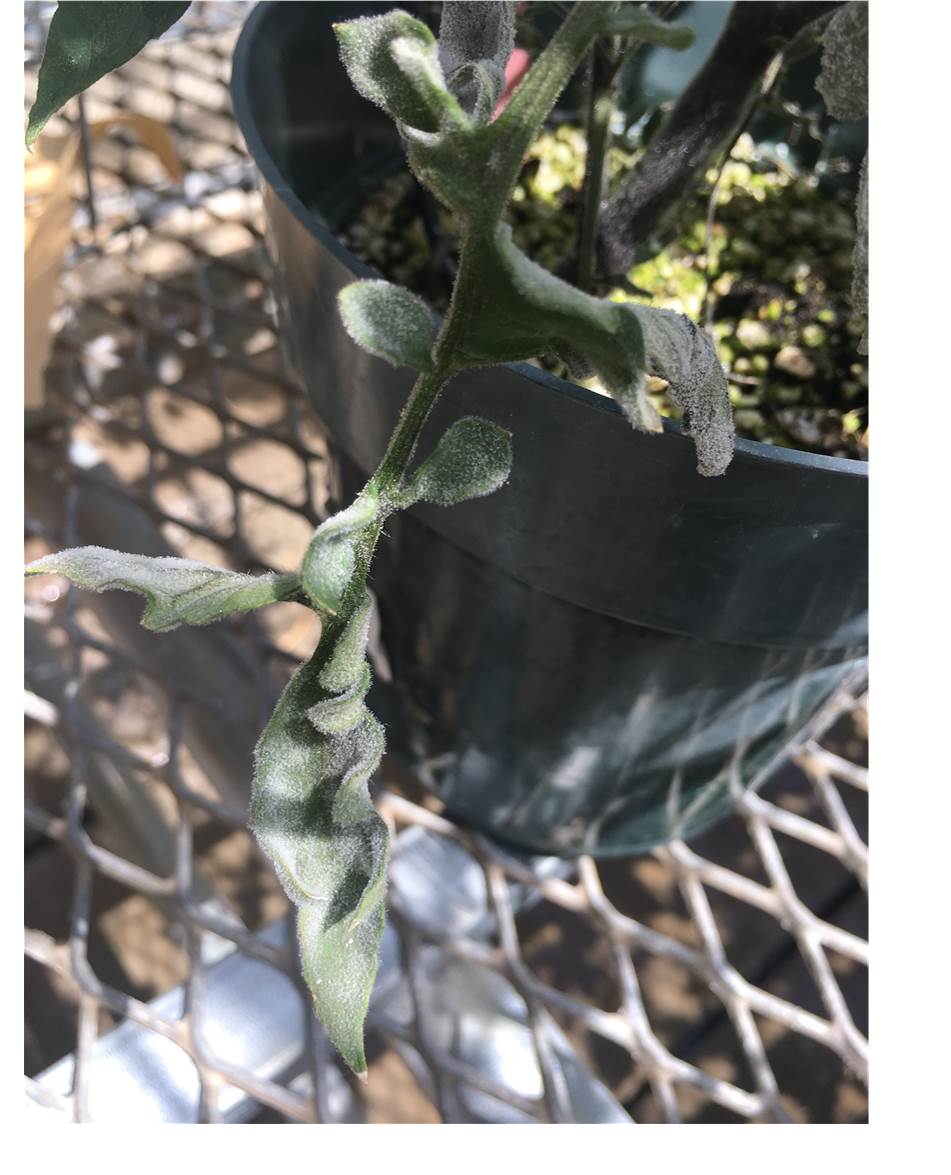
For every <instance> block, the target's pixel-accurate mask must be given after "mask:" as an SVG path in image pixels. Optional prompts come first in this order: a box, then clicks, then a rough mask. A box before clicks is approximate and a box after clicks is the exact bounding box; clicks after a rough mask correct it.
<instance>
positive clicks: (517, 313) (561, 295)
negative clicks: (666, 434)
mask: <svg viewBox="0 0 951 1175" xmlns="http://www.w3.org/2000/svg"><path fill="white" fill-rule="evenodd" d="M465 263H467V264H469V265H470V266H471V267H472V270H473V271H474V275H475V276H474V277H473V278H472V280H473V281H476V282H478V283H479V285H480V287H481V288H483V289H486V290H491V297H488V298H486V299H485V301H484V303H483V305H482V307H481V308H480V313H479V315H478V316H473V317H472V319H471V320H470V321H469V322H468V323H467V330H466V332H465V334H464V335H463V338H462V340H461V343H460V346H461V349H462V350H463V351H464V353H465V354H466V355H467V356H468V357H470V358H471V359H472V360H473V361H483V362H493V363H502V362H508V361H510V360H514V359H529V358H532V357H533V356H536V355H544V354H552V353H554V354H559V355H561V354H569V355H571V356H572V359H573V362H575V363H576V364H585V365H586V366H587V367H588V368H590V369H591V370H592V371H593V372H594V373H595V374H596V375H597V376H598V378H599V379H600V381H601V383H602V384H603V385H604V387H605V389H606V391H608V392H609V393H610V394H611V395H612V396H613V397H614V398H615V399H616V400H617V401H618V402H619V403H620V405H621V407H622V408H623V409H624V411H625V413H626V415H627V416H628V418H629V419H630V420H631V423H632V424H633V425H634V426H635V427H636V428H639V429H643V430H645V431H648V432H656V431H658V430H659V429H660V427H661V424H660V417H659V416H658V414H657V412H656V411H655V409H654V408H653V406H652V405H651V403H650V401H649V400H648V399H647V396H646V394H645V393H644V371H645V367H644V359H645V356H644V340H643V337H642V334H641V329H640V324H639V322H638V320H637V318H636V317H635V316H634V315H632V314H630V313H628V312H627V309H626V307H624V306H623V305H620V304H618V303H616V302H608V301H606V300H604V299H602V298H593V297H591V296H590V295H589V294H585V293H583V292H582V291H581V290H579V289H576V288H575V287H574V286H572V285H569V284H568V282H565V281H562V280H561V279H560V278H557V277H555V276H554V275H553V274H550V273H549V272H548V271H547V270H545V269H543V268H542V267H541V266H540V265H537V264H536V263H535V262H534V261H532V260H530V259H529V258H528V257H526V256H525V254H524V253H522V252H521V251H520V250H519V249H518V248H517V247H516V246H515V244H514V243H513V241H512V232H511V229H510V228H509V227H508V225H505V224H502V225H499V226H498V228H497V229H496V231H495V233H494V235H493V237H492V239H491V241H484V242H480V245H479V248H478V249H477V250H473V251H472V253H471V255H470V256H469V258H468V260H467V262H465Z"/></svg>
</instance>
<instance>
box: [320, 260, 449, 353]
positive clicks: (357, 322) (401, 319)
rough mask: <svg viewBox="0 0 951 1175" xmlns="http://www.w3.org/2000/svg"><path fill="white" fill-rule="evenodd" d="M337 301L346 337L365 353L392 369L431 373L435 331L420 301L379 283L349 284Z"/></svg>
mask: <svg viewBox="0 0 951 1175" xmlns="http://www.w3.org/2000/svg"><path fill="white" fill-rule="evenodd" d="M337 300H338V303H339V306H340V317H341V319H342V321H343V325H344V327H345V328H346V330H347V334H349V335H350V337H351V338H352V339H353V341H354V342H355V343H358V344H359V345H360V346H361V347H363V349H364V350H366V351H369V352H370V354H371V355H376V356H377V357H378V358H380V359H385V360H386V361H387V362H388V363H392V364H393V365H394V367H416V368H418V369H419V370H420V371H429V370H431V368H432V346H433V336H434V334H435V330H434V327H433V323H432V319H431V318H430V315H429V310H428V309H427V307H426V303H425V302H423V300H422V299H421V298H418V297H417V296H416V295H415V294H413V293H410V291H409V290H407V289H405V288H404V287H403V286H397V285H394V284H393V283H392V282H388V281H383V280H382V279H381V280H371V281H359V282H351V284H350V285H348V286H344V288H343V289H342V290H341V291H340V294H339V295H338V299H337Z"/></svg>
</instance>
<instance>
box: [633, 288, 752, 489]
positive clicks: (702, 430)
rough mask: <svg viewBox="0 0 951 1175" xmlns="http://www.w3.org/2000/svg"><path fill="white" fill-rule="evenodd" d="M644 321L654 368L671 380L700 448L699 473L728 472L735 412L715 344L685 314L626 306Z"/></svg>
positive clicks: (686, 424) (689, 432)
mask: <svg viewBox="0 0 951 1175" xmlns="http://www.w3.org/2000/svg"><path fill="white" fill-rule="evenodd" d="M624 305H625V306H627V307H628V308H629V309H631V310H632V311H633V312H634V313H635V314H636V315H637V319H638V321H639V322H640V324H641V331H642V332H643V335H644V345H645V349H646V360H647V368H648V370H649V371H650V372H651V373H652V374H654V375H658V376H660V377H661V378H662V379H665V380H667V382H668V384H669V385H670V388H669V392H670V396H671V398H672V399H673V401H674V402H675V403H676V404H677V405H678V406H679V407H680V408H681V409H682V410H683V413H684V432H686V434H687V436H689V437H691V438H692V439H693V442H694V446H695V448H696V450H697V472H698V473H700V474H702V475H703V476H704V477H717V476H718V475H719V474H721V473H725V472H726V469H727V467H728V466H729V464H730V462H731V461H732V459H733V443H734V437H735V433H734V428H733V413H732V412H731V410H730V392H729V387H728V384H727V378H726V374H725V373H724V371H723V368H722V367H721V366H720V361H719V359H718V358H717V353H716V350H715V349H714V346H713V343H712V342H711V341H710V339H709V338H708V337H707V336H706V335H705V334H704V332H703V331H702V330H701V329H700V328H699V327H698V326H697V325H696V324H695V323H693V322H691V321H690V319H689V318H687V316H686V315H685V314H677V313H676V311H673V310H658V309H654V308H653V307H649V306H638V305H636V304H634V303H632V302H628V303H625V304H624Z"/></svg>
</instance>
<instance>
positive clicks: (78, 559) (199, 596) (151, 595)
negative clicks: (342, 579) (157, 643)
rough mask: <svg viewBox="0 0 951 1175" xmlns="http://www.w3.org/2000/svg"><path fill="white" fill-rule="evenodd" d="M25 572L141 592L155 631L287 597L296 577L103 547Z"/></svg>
mask: <svg viewBox="0 0 951 1175" xmlns="http://www.w3.org/2000/svg"><path fill="white" fill-rule="evenodd" d="M26 573H27V575H63V576H65V577H66V578H67V579H69V580H71V581H72V582H73V583H75V584H78V585H79V586H80V587H83V588H89V589H90V590H91V591H94V592H104V591H108V590H110V589H113V588H115V589H118V590H120V591H127V592H140V593H141V594H142V595H144V596H145V597H146V599H147V600H148V604H147V605H146V608H145V611H144V612H143V613H142V623H143V625H144V626H145V627H146V628H150V629H152V631H153V632H168V631H169V630H170V629H173V628H177V627H178V625H179V624H210V623H211V622H212V621H213V620H221V619H222V617H224V616H231V615H234V614H235V613H238V612H250V611H251V610H252V609H254V608H260V607H262V606H263V605H264V604H273V603H276V602H277V601H279V600H288V599H290V598H291V597H292V596H294V595H295V594H296V593H297V590H298V588H299V586H300V584H299V581H298V578H297V576H296V575H274V574H270V575H239V574H238V573H237V572H235V571H225V570H224V569H223V568H221V567H213V566H211V564H208V563H197V562H195V560H194V559H176V558H172V557H167V558H166V557H164V556H158V557H152V556H149V555H129V554H126V553H125V552H123V551H108V550H106V549H105V548H104V547H73V548H72V549H70V550H68V551H59V552H58V553H57V554H55V555H44V557H43V558H42V559H37V560H35V561H34V562H33V563H30V564H28V565H27V568H26Z"/></svg>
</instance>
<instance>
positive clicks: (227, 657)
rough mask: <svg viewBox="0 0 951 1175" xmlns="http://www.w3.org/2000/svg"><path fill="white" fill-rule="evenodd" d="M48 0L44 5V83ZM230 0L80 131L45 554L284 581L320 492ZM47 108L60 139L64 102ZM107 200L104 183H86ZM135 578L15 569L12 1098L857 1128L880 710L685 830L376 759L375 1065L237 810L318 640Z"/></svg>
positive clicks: (826, 729)
mask: <svg viewBox="0 0 951 1175" xmlns="http://www.w3.org/2000/svg"><path fill="white" fill-rule="evenodd" d="M51 8H52V6H51V5H45V4H34V5H28V6H27V80H28V100H29V99H30V98H31V97H32V88H33V87H35V71H36V65H37V63H38V58H39V53H40V50H41V46H42V37H43V35H44V34H43V29H44V22H45V21H46V20H48V17H49V13H50V10H51ZM246 11H247V6H246V5H244V4H225V3H219V4H198V5H195V6H193V10H192V14H191V16H190V17H189V20H188V22H187V23H184V24H183V25H180V26H178V27H177V28H176V29H174V30H172V34H171V35H170V36H168V37H166V38H164V39H163V40H162V41H161V42H159V43H158V44H156V45H153V46H151V47H149V48H148V49H147V50H146V51H145V52H144V53H143V54H142V55H141V57H140V58H139V59H137V60H136V61H134V62H132V63H130V64H129V65H128V66H126V67H124V68H123V69H122V70H121V71H119V72H118V73H117V74H115V75H113V76H111V77H109V78H106V79H104V80H103V81H102V82H101V83H99V84H97V86H95V87H94V88H93V90H92V91H91V92H90V93H89V94H88V96H87V97H86V99H85V103H84V108H85V117H86V119H87V120H88V121H89V122H90V123H91V122H94V121H96V120H98V119H99V118H102V117H105V116H108V115H109V114H111V113H115V112H116V111H131V112H136V113H142V114H146V115H148V116H150V117H153V118H156V119H159V120H160V121H161V122H162V123H163V124H164V125H166V126H167V127H169V128H170V129H171V131H172V133H173V135H174V137H175V140H176V144H177V147H178V150H179V152H180V154H181V157H182V161H183V164H184V167H185V172H186V174H185V179H184V181H183V182H182V183H181V184H172V183H170V182H169V181H168V180H167V178H166V177H165V175H164V173H163V171H162V169H161V168H160V167H159V166H158V165H157V164H156V161H155V159H154V158H153V157H152V155H151V154H150V152H149V151H148V149H147V148H146V147H144V146H143V145H142V143H141V142H139V141H137V140H136V139H135V138H134V137H132V136H131V135H130V134H129V133H128V132H127V131H125V130H121V129H120V130H119V131H118V132H116V133H114V134H110V135H109V136H108V137H106V138H104V139H102V140H101V141H99V142H97V143H96V144H95V145H94V146H93V147H92V149H91V152H90V154H89V157H88V163H89V167H88V173H89V174H88V179H89V186H88V188H86V190H85V193H84V195H83V198H81V199H80V200H79V202H78V203H77V211H76V217H75V230H74V241H73V246H72V250H71V253H70V256H69V258H68V262H67V265H66V268H65V271H64V274H63V278H62V281H61V289H60V301H59V304H58V307H57V311H56V316H55V319H54V330H55V337H54V344H53V351H52V359H51V362H50V364H49V367H48V369H47V376H46V402H45V404H44V406H43V407H42V409H41V410H40V411H38V412H35V413H32V414H30V416H29V418H28V423H27V446H26V476H27V520H26V555H27V558H29V559H32V558H36V557H38V556H40V555H41V554H44V553H46V552H48V551H52V550H56V549H59V548H62V547H64V546H78V545H83V544H97V545H102V546H112V547H118V548H124V549H128V550H132V551H138V552H141V553H145V554H180V555H185V556H188V557H192V558H198V559H203V560H206V561H208V562H213V563H218V564H221V565H224V566H228V567H231V568H233V569H235V570H250V571H261V570H266V569H273V570H291V569H293V568H294V567H296V564H297V561H298V558H299V554H300V551H301V550H302V549H303V547H304V545H305V543H306V541H307V538H308V536H309V534H310V533H311V531H312V529H313V527H314V526H315V525H316V524H317V523H318V522H319V520H320V519H321V518H322V517H323V516H324V512H325V501H326V494H327V487H326V479H327V469H326V462H325V456H324V447H323V442H322V438H321V435H320V431H319V429H318V427H317V425H316V422H315V421H314V419H313V418H312V417H311V415H310V413H309V411H308V409H307V407H306V405H305V403H304V400H303V397H302V396H301V395H300V394H299V393H298V391H297V389H296V388H295V387H294V385H293V383H292V381H291V380H290V379H289V377H288V375H287V373H286V371H285V368H284V366H283V363H282V360H281V353H280V347H279V344H278V339H277V337H276V332H275V327H274V322H273V317H272V314H271V308H270V305H269V302H268V293H267V290H268V269H267V259H266V254H265V251H264V249H263V245H262V239H261V229H262V222H261V214H260V206H259V200H258V197H257V194H256V192H255V189H254V179H253V174H252V169H251V166H250V164H249V162H248V161H247V159H246V157H245V155H244V153H243V147H242V143H241V139H240V136H239V134H238V132H237V130H236V128H235V126H234V123H233V121H232V119H231V116H230V105H229V101H228V93H227V79H228V76H229V71H230V53H231V49H232V47H233V44H234V41H235V39H236V35H237V30H238V26H239V23H240V20H241V19H242V18H243V16H244V15H245V13H246ZM57 122H58V124H59V126H58V127H57V126H56V125H53V126H52V127H51V133H53V134H55V133H57V131H59V132H63V133H66V132H68V131H69V130H71V129H73V128H74V123H73V122H72V121H71V119H70V118H69V117H66V116H62V117H60V118H59V119H58V120H57ZM90 194H91V198H90ZM140 610H141V602H140V601H138V600H136V599H133V598H131V597H129V596H127V595H125V594H122V593H109V594H107V595H103V596H93V595H89V594H85V593H81V592H77V591H75V590H73V589H72V588H70V587H69V586H68V584H67V583H66V582H65V581H61V580H57V579H54V578H52V577H40V578H39V579H38V580H32V581H29V582H28V583H27V604H26V624H27V638H26V647H27V666H26V687H27V688H26V716H27V735H26V750H27V799H26V809H25V814H26V832H25V837H26V840H25V843H26V874H27V882H26V885H27V899H26V925H27V929H26V958H27V1008H26V1014H27V1034H26V1041H27V1060H26V1064H27V1073H28V1077H27V1094H28V1105H29V1107H30V1109H31V1111H33V1112H35V1113H46V1114H54V1115H57V1116H60V1117H66V1118H68V1119H70V1120H74V1121H86V1120H96V1121H126V1122H128V1121H130V1120H141V1121H148V1120H160V1121H201V1122H219V1121H224V1122H248V1121H258V1122H261V1121H288V1122H365V1121H367V1122H392V1121H412V1122H437V1121H442V1122H533V1121H535V1122H630V1121H638V1122H678V1121H690V1122H701V1121H716V1122H726V1121H737V1120H748V1121H778V1122H781V1121H835V1122H846V1121H862V1120H864V1118H865V1115H866V1112H867V1101H866V1093H865V1081H866V1063H867V1059H866V1054H867V1045H866V1039H865V1035H864V1033H865V1027H866V1025H865V1021H866V1016H867V1013H866V1007H867V995H866V967H867V950H868V947H867V930H866V904H865V886H866V868H867V851H866V845H865V839H866V834H865V830H866V824H867V777H866V769H865V767H864V765H863V764H864V762H865V760H864V757H863V756H864V753H865V730H864V725H865V721H866V710H865V706H864V702H863V700H862V698H861V696H860V691H861V689H862V688H863V687H862V683H861V682H853V683H851V686H850V688H847V689H845V690H843V691H842V692H841V693H840V694H839V695H838V696H837V697H836V698H835V699H833V701H832V702H831V703H830V704H829V705H828V706H827V707H826V709H825V710H824V711H823V712H822V714H820V715H819V716H817V718H816V719H815V720H814V722H813V724H812V725H811V727H810V728H809V729H808V730H806V731H804V732H803V734H802V736H801V737H800V739H798V740H797V742H796V743H795V744H794V745H793V746H791V747H789V748H788V750H787V752H786V754H785V755H784V756H783V757H782V759H781V761H779V762H777V763H775V764H773V765H772V767H771V769H770V770H769V771H768V772H766V773H764V778H763V779H762V780H761V781H760V784H759V786H758V787H757V788H755V789H754V790H752V791H750V792H749V793H747V794H746V795H744V796H743V797H742V798H741V799H740V800H739V803H738V807H737V812H736V815H735V816H734V817H732V818H731V819H730V820H729V821H726V822H725V823H724V824H722V825H721V826H720V827H719V828H717V829H716V830H714V831H712V832H710V833H707V834H706V835H705V836H704V837H703V838H701V839H700V840H698V841H696V842H693V843H691V844H690V845H687V844H683V843H675V844H672V845H670V846H668V847H666V848H664V849H658V850H656V851H655V852H653V853H651V854H649V855H647V856H644V857H641V858H638V859H636V860H610V861H604V862H595V861H594V860H591V859H589V858H582V859H581V860H579V861H576V862H563V861H558V860H556V859H553V858H539V857H531V856H528V855H518V854H513V853H512V852H510V851H508V850H503V849H502V848H501V847H499V846H498V845H496V844H494V843H492V842H491V841H490V840H488V839H487V838H486V837H484V836H482V835H479V834H476V833H474V832H473V831H472V830H470V829H467V828H465V827H462V826H460V825H458V824H457V823H455V822H454V821H453V820H452V819H451V818H450V817H449V816H448V815H447V814H446V813H444V812H442V811H441V810H440V807H439V804H438V802H437V801H435V800H433V799H432V798H430V797H428V796H427V794H426V793H425V791H424V790H423V789H422V788H421V787H420V786H419V782H418V780H417V779H413V778H409V777H408V776H407V775H406V773H405V772H403V771H402V770H401V769H400V768H399V766H398V765H397V764H395V763H390V762H385V763H384V766H383V769H382V771H381V773H380V778H379V787H378V794H377V801H378V804H379V807H380V810H381V812H382V814H383V815H384V817H385V819H386V820H387V822H388V823H389V825H390V827H391V832H392V833H393V834H394V837H395V840H394V851H393V863H392V870H391V883H390V890H389V898H388V911H389V925H388V928H387V932H386V936H385V938H384V943H383V951H382V961H381V968H380V975H379V980H378V982H377V985H376V989H375V991H374V996H373V1000H372V1002H371V1008H370V1015H369V1019H368V1059H369V1061H370V1066H369V1072H370V1077H369V1082H368V1084H367V1085H366V1086H362V1085H360V1084H359V1083H357V1082H355V1081H353V1080H352V1078H351V1077H350V1075H349V1074H348V1073H347V1072H346V1071H345V1070H344V1069H343V1067H342V1066H340V1065H339V1064H338V1062H337V1061H336V1059H335V1057H334V1055H333V1051H332V1049H331V1048H330V1046H329V1044H328V1042H327V1040H326V1038H325V1036H324V1034H323V1032H322V1030H321V1028H320V1026H319V1024H318V1023H317V1021H316V1020H315V1018H314V1017H313V1015H312V1013H311V1012H310V1009H309V1001H308V999H307V993H306V989H305V987H304V985H303V982H302V980H301V977H300V974H299V970H298V964H297V958H296V952H295V947H294V936H293V934H292V933H291V932H290V930H289V917H288V908H287V903H286V901H285V899H284V897H283V894H282V893H281V891H280V888H279V886H278V884H277V882H276V880H275V879H274V877H273V875H272V873H271V872H270V869H269V867H268V866H267V864H266V862H265V861H264V860H263V859H262V858H261V857H260V855H259V853H258V851H257V849H256V847H255V845H254V843H253V841H252V839H251V837H250V836H249V835H248V833H247V832H246V830H245V817H246V807H247V801H248V788H249V783H250V765H251V752H252V749H253V746H254V743H255V741H256V737H257V734H258V732H259V731H260V729H261V727H262V725H263V723H264V721H265V720H266V717H267V715H268V713H269V712H270V709H271V707H272V705H273V703H274V701H275V700H276V698H277V696H278V694H279V691H280V689H281V688H282V686H283V684H284V683H285V682H286V680H287V678H288V676H289V674H290V673H291V672H292V670H293V668H294V667H295V666H296V664H297V663H298V662H299V661H300V660H301V659H303V658H304V657H306V656H307V655H308V654H309V652H310V650H311V648H312V647H313V644H314V641H315V639H316V636H317V629H316V621H315V620H314V618H313V616H312V614H311V613H309V612H308V611H307V610H305V609H303V608H300V607H298V606H296V605H277V606H274V607H271V608H268V609H265V610H263V611H262V612H260V613H256V614H254V615H253V616H250V617H245V618H243V619H241V620H236V621H234V622H229V623H227V624H222V625H217V626H214V627H212V628H208V629H197V630H189V631H187V632H183V631H182V630H177V631H175V632H173V633H171V634H167V635H163V636H155V635H152V634H149V633H147V632H145V631H144V630H142V629H141V628H140V627H139V626H138V614H139V612H140Z"/></svg>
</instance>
